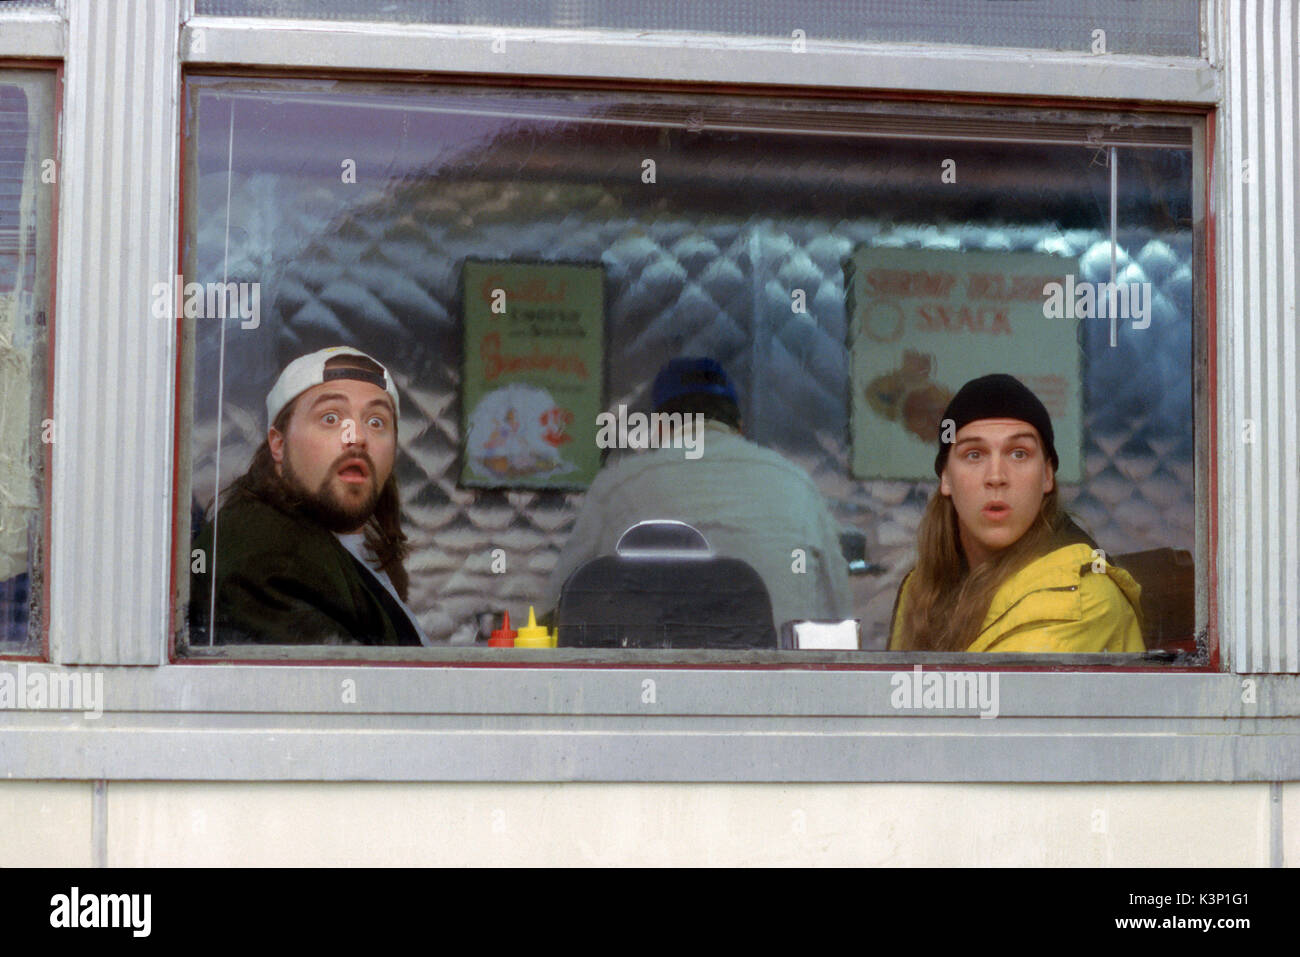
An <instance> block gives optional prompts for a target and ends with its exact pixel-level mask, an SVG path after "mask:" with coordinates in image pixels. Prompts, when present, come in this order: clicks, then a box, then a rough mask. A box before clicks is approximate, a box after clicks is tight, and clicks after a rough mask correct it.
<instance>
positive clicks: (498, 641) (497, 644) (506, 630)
mask: <svg viewBox="0 0 1300 957" xmlns="http://www.w3.org/2000/svg"><path fill="white" fill-rule="evenodd" d="M501 615H502V618H503V619H504V620H503V621H502V622H501V627H500V628H496V629H494V630H493V632H492V634H491V635H490V636H489V637H488V647H489V648H513V647H514V646H515V637H516V636H517V635H518V634H519V632H517V631H515V630H514V629H513V628H511V627H510V612H508V611H505V612H502V613H501Z"/></svg>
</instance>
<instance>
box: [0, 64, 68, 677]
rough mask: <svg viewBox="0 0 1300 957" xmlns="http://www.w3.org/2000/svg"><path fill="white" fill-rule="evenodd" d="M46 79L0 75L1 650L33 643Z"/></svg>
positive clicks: (38, 584) (47, 173)
mask: <svg viewBox="0 0 1300 957" xmlns="http://www.w3.org/2000/svg"><path fill="white" fill-rule="evenodd" d="M54 132H55V127H54V78H53V74H51V73H48V72H34V71H33V72H28V71H6V72H0V653H3V652H9V653H14V652H28V651H31V650H33V649H34V648H35V647H36V644H37V641H38V639H39V636H40V633H41V629H40V620H39V616H40V608H41V602H40V598H41V589H42V569H43V564H42V551H41V531H42V527H43V503H44V490H45V460H46V453H47V452H48V451H49V444H50V443H51V442H52V441H53V440H54V438H55V430H54V423H53V422H52V420H50V419H48V418H47V416H48V412H47V402H48V399H47V391H46V363H47V352H46V342H47V338H46V333H47V327H48V316H49V298H50V245H51V239H52V235H51V234H52V223H51V219H50V213H51V208H52V202H53V195H54V190H55V189H56V188H57V187H56V184H55V175H56V174H55V167H54V162H55V160H54V142H55V140H54Z"/></svg>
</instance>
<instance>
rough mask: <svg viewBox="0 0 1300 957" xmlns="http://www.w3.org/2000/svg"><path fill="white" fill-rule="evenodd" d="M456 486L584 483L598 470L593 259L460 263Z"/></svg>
mask: <svg viewBox="0 0 1300 957" xmlns="http://www.w3.org/2000/svg"><path fill="white" fill-rule="evenodd" d="M461 281H462V291H463V299H462V301H463V302H464V310H465V343H464V357H465V367H464V382H463V384H462V387H461V410H462V411H461V436H462V442H463V446H462V451H463V454H462V459H461V460H462V463H463V464H462V467H461V484H462V485H467V486H476V487H488V488H493V487H512V488H586V487H587V486H588V485H590V484H591V480H592V479H593V478H595V476H596V472H597V471H598V470H599V469H600V450H599V449H598V448H597V447H596V416H597V415H598V414H599V413H600V411H601V410H602V409H603V408H604V394H603V393H604V389H603V386H604V380H605V376H604V364H605V293H604V270H603V269H602V268H601V267H600V266H596V265H592V266H588V265H576V264H575V265H569V264H557V263H523V262H481V261H475V260H468V261H466V263H465V265H464V268H463V272H462V275H461Z"/></svg>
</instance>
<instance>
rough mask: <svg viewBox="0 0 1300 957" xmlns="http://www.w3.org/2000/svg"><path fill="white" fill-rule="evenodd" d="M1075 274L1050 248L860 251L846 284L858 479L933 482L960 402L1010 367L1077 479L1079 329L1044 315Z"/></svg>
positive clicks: (1062, 472)
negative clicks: (966, 390)
mask: <svg viewBox="0 0 1300 957" xmlns="http://www.w3.org/2000/svg"><path fill="white" fill-rule="evenodd" d="M1076 271H1077V266H1076V264H1075V263H1074V262H1073V261H1072V260H1067V259H1062V258H1061V257H1059V256H1053V255H1049V254H1047V253H1015V252H951V251H932V250H919V249H869V248H866V247H859V248H858V249H856V250H855V251H854V253H853V256H852V257H851V259H850V260H849V276H848V278H847V282H846V288H847V289H848V292H849V308H850V316H851V322H850V326H849V328H850V333H849V335H850V362H851V363H852V366H851V368H852V375H851V382H852V391H853V399H852V406H851V416H852V425H851V429H852V436H853V474H854V476H856V477H857V478H863V479H910V480H913V481H916V480H924V481H934V479H935V476H934V453H935V449H936V447H937V443H938V439H939V422H940V419H941V418H942V415H943V410H944V409H945V408H946V407H947V405H948V402H949V400H950V399H951V398H952V397H953V395H954V394H955V393H956V392H957V390H958V389H960V388H961V387H962V385H963V384H964V383H966V382H967V381H969V380H970V379H974V378H976V377H978V376H982V375H988V374H989V373H992V372H1006V373H1009V374H1010V375H1013V376H1015V377H1016V378H1017V379H1019V380H1020V381H1021V382H1023V383H1024V384H1025V385H1027V386H1028V387H1029V388H1030V389H1032V390H1033V392H1034V393H1035V394H1036V395H1037V396H1038V397H1039V398H1040V399H1042V401H1043V405H1045V406H1046V407H1047V411H1048V414H1049V415H1051V417H1052V429H1053V431H1054V433H1055V444H1056V451H1057V454H1058V455H1059V456H1060V460H1061V467H1060V469H1059V471H1058V473H1057V475H1058V477H1059V479H1060V480H1061V481H1062V482H1078V481H1079V480H1080V474H1081V473H1080V458H1081V450H1082V441H1081V439H1082V427H1081V409H1082V391H1081V377H1080V372H1079V370H1080V362H1081V352H1080V347H1079V328H1078V323H1077V322H1076V321H1074V320H1070V319H1048V318H1046V317H1044V315H1043V311H1044V310H1043V303H1044V301H1045V299H1046V297H1045V296H1044V294H1043V287H1044V286H1045V285H1047V284H1048V283H1051V282H1057V283H1059V282H1063V281H1064V278H1065V276H1066V274H1067V273H1073V272H1076Z"/></svg>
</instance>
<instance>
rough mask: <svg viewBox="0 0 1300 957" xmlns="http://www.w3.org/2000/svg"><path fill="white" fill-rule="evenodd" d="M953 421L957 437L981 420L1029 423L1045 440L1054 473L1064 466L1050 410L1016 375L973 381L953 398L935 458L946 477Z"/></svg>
mask: <svg viewBox="0 0 1300 957" xmlns="http://www.w3.org/2000/svg"><path fill="white" fill-rule="evenodd" d="M949 419H952V421H953V423H954V425H953V429H952V433H951V434H952V435H953V436H954V437H955V436H956V434H957V432H958V431H960V430H961V428H962V426H964V425H969V424H970V423H971V422H976V421H978V420H980V419H1019V420H1020V421H1021V422H1028V423H1029V424H1030V425H1032V426H1033V427H1034V428H1036V429H1037V430H1038V434H1039V436H1041V437H1042V440H1043V450H1044V451H1045V452H1046V453H1047V456H1048V458H1050V459H1051V460H1052V469H1053V471H1055V470H1056V469H1058V468H1059V467H1060V459H1059V458H1058V457H1057V455H1056V445H1055V443H1054V440H1053V437H1052V420H1051V418H1050V417H1049V416H1048V415H1047V408H1046V407H1045V406H1044V405H1043V403H1042V402H1041V401H1039V398H1038V396H1036V395H1034V394H1033V393H1032V392H1030V391H1029V389H1028V387H1026V385H1025V384H1024V383H1023V382H1021V381H1020V380H1019V379H1017V378H1016V377H1015V376H1009V375H1007V374H1005V373H1002V372H998V373H995V374H993V375H986V376H981V377H980V378H978V379H971V380H970V381H969V382H967V383H966V384H965V385H964V386H962V387H961V389H960V390H958V392H957V394H956V395H955V396H953V397H952V401H951V402H949V403H948V408H946V409H944V412H943V419H941V420H940V424H939V454H938V455H936V456H935V457H934V474H935V475H943V467H944V465H945V464H947V462H948V450H949V449H950V448H952V443H951V442H945V441H944V440H943V436H944V431H945V430H944V428H943V427H944V425H945V424H946V423H947V421H948V420H949Z"/></svg>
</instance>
